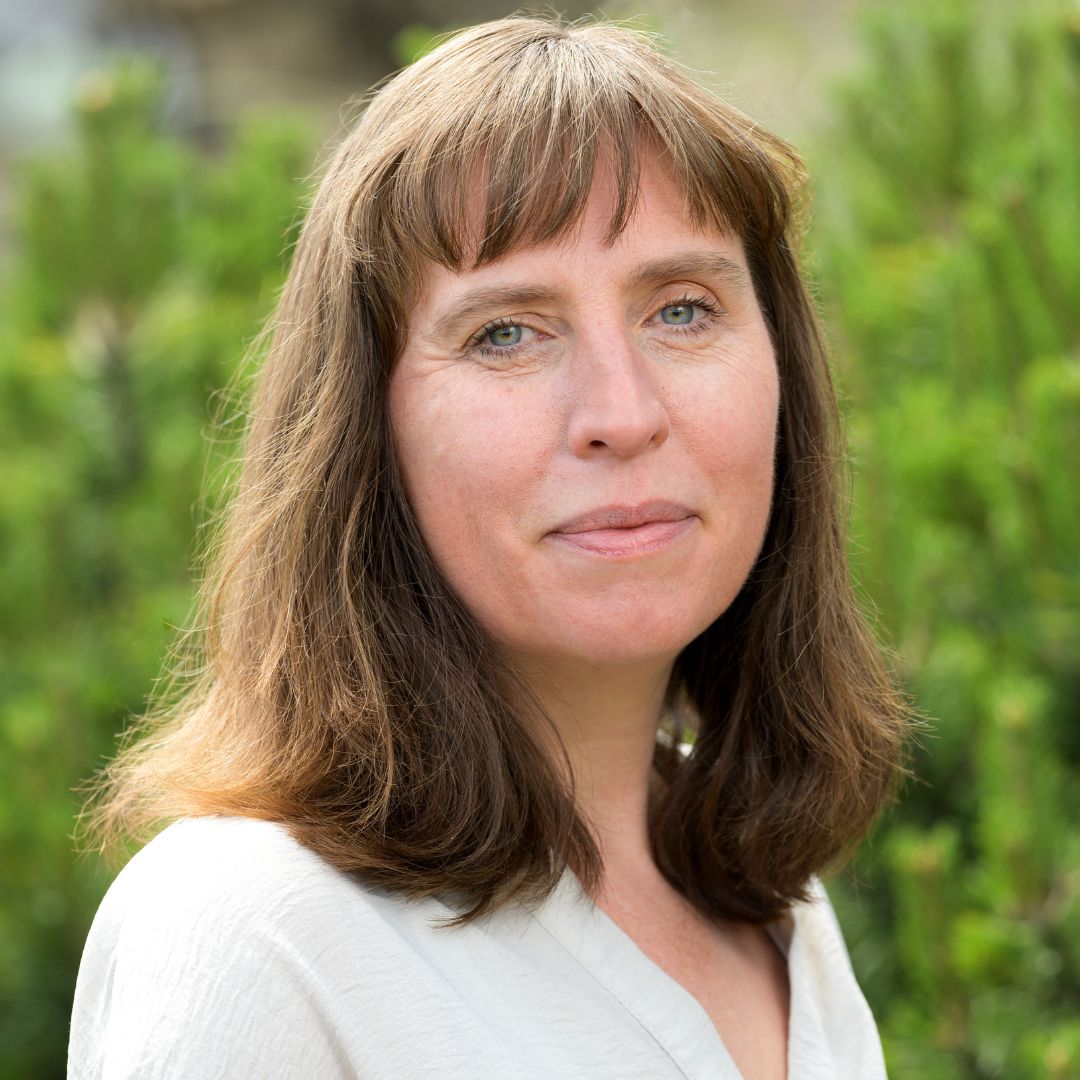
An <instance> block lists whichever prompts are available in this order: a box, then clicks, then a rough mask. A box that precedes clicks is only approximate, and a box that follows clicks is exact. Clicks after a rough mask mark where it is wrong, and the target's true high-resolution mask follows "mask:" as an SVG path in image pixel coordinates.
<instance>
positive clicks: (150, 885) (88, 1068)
mask: <svg viewBox="0 0 1080 1080" xmlns="http://www.w3.org/2000/svg"><path fill="white" fill-rule="evenodd" d="M142 854H143V853H140V856H141V855H142ZM140 856H136V858H135V859H134V860H133V861H132V863H131V864H129V866H128V867H126V868H125V870H124V871H123V872H122V873H121V875H120V876H119V877H118V878H117V880H116V881H115V882H114V883H113V886H112V888H111V889H110V890H109V892H108V893H107V894H106V897H105V899H104V901H103V902H102V904H101V906H100V908H99V909H98V913H97V916H96V917H95V919H94V922H93V925H92V927H91V929H90V933H89V936H88V938H87V942H86V947H85V949H84V951H83V957H82V963H81V965H80V968H79V975H78V981H77V985H76V990H75V1002H74V1007H73V1010H72V1019H71V1033H70V1042H69V1047H68V1072H67V1076H68V1080H135V1078H138V1080H246V1078H252V1080H254V1078H258V1080H278V1078H280V1080H296V1078H298V1077H304V1078H312V1080H323V1078H326V1080H346V1078H349V1080H356V1078H357V1073H356V1071H355V1068H354V1066H353V1065H350V1063H349V1061H348V1060H347V1059H346V1056H345V1053H344V1051H343V1050H342V1048H341V1046H340V1043H339V1041H338V1039H337V1037H336V1032H337V1030H338V1025H339V1024H340V1023H341V1017H340V1016H336V1015H335V1014H334V996H333V994H332V993H330V992H328V988H327V987H325V986H323V985H321V981H320V978H319V976H318V974H317V973H316V971H315V969H314V968H313V967H312V966H311V965H309V964H308V962H307V961H306V960H305V958H304V957H303V956H302V955H301V954H300V950H298V949H297V947H296V945H295V944H294V942H293V940H292V939H291V938H290V935H289V932H288V929H287V928H286V929H284V930H283V929H282V928H281V926H280V925H279V924H278V923H277V922H276V921H275V920H274V919H273V917H272V916H271V917H268V914H267V906H266V905H263V904H256V903H253V900H254V899H255V898H254V897H253V896H252V889H251V888H250V887H249V886H241V887H238V888H230V887H229V884H230V880H235V879H230V878H229V876H228V875H226V874H224V873H220V872H213V871H212V872H210V873H207V874H198V875H195V876H194V877H192V876H188V877H187V879H186V880H185V875H184V873H183V870H184V865H183V864H182V863H180V864H175V865H174V864H170V863H168V862H167V861H164V860H162V859H160V858H158V859H147V860H144V861H143V862H142V863H141V864H139V865H134V864H136V863H139V859H140ZM189 869H190V868H189ZM243 869H244V868H240V873H241V874H242V873H243ZM249 881H250V878H249ZM267 884H269V883H267ZM269 911H271V912H272V911H273V901H272V900H271V901H270V904H269Z"/></svg>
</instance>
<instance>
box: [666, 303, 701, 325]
mask: <svg viewBox="0 0 1080 1080" xmlns="http://www.w3.org/2000/svg"><path fill="white" fill-rule="evenodd" d="M660 318H661V319H662V320H663V321H664V322H666V323H667V324H668V326H686V325H687V324H689V323H692V322H693V321H694V305H693V304H668V306H667V307H665V308H661V309H660Z"/></svg>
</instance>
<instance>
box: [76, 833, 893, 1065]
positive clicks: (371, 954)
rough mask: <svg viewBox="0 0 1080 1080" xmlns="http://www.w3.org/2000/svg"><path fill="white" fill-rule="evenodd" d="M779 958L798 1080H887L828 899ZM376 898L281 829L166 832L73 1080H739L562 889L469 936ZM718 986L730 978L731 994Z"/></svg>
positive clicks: (711, 1042) (95, 953)
mask: <svg viewBox="0 0 1080 1080" xmlns="http://www.w3.org/2000/svg"><path fill="white" fill-rule="evenodd" d="M813 887H814V899H813V900H812V901H810V902H808V903H805V904H796V905H794V906H793V907H792V909H791V913H790V914H791V918H790V919H786V923H785V925H784V926H783V927H782V928H777V930H776V932H775V933H774V940H775V941H777V944H778V945H779V946H780V948H781V951H782V952H784V953H786V955H787V959H788V971H789V981H790V986H791V1009H790V1029H789V1036H788V1078H789V1080H840V1078H847V1077H850V1078H852V1080H877V1078H880V1077H884V1076H885V1066H884V1062H883V1060H882V1053H881V1044H880V1042H879V1039H878V1034H877V1029H876V1027H875V1025H874V1019H873V1016H872V1015H871V1013H870V1009H869V1007H868V1006H867V1004H866V1001H865V999H864V998H863V995H862V993H861V991H860V990H859V987H858V985H857V984H856V981H855V977H854V975H853V974H852V970H851V964H850V961H849V959H848V954H847V950H846V948H845V946H844V941H843V937H842V936H841V933H840V928H839V926H838V925H837V922H836V916H835V915H834V913H833V910H832V906H831V905H830V903H829V900H828V897H827V895H826V893H825V890H824V888H823V887H822V886H821V883H820V881H818V880H817V879H814V882H813ZM459 910H461V909H460V908H459V909H456V910H455V909H452V908H450V907H448V906H446V905H445V904H443V903H441V902H440V901H438V900H436V899H427V900H421V901H408V900H405V899H403V898H402V897H401V896H400V895H399V894H394V893H391V892H388V891H384V890H382V889H378V888H373V887H371V886H369V885H365V884H362V883H361V882H359V881H358V880H356V878H355V877H353V876H352V875H349V874H345V873H342V872H341V871H339V870H337V869H335V868H334V867H332V866H331V865H330V864H329V863H327V862H326V861H325V860H324V859H322V857H321V856H319V855H316V854H315V853H314V852H312V851H310V850H309V849H307V848H305V847H304V846H303V845H301V844H299V843H297V842H296V841H295V840H293V839H292V837H290V836H289V834H288V833H287V832H286V831H285V829H284V828H283V827H282V826H280V825H275V824H272V823H270V822H265V821H256V820H253V819H250V818H240V817H210V818H189V819H184V820H182V821H178V822H176V823H175V824H173V825H170V826H169V827H168V828H166V829H165V830H164V831H163V832H162V833H160V834H159V835H158V836H157V837H155V838H154V839H153V840H152V841H151V842H150V843H149V844H147V845H146V847H144V848H143V849H142V850H141V851H140V852H139V853H138V854H137V855H135V857H134V858H133V859H132V860H131V861H130V862H129V863H128V864H127V866H125V868H124V869H123V870H122V871H121V872H120V874H119V876H118V877H117V879H116V881H115V882H114V883H113V885H112V886H111V888H110V889H109V891H108V893H107V894H106V896H105V899H104V900H103V901H102V903H101V907H100V908H99V909H98V912H97V915H96V917H95V919H94V923H93V926H92V927H91V929H90V934H89V937H88V939H87V942H86V948H85V950H84V952H83V957H82V964H81V966H80V969H79V977H78V984H77V986H76V989H75V1005H74V1011H73V1014H72V1020H71V1041H70V1046H69V1056H68V1080H99V1078H100V1080H134V1078H138V1080H159V1078H169V1080H173V1078H185V1080H246V1078H252V1080H256V1078H257V1080H346V1078H349V1080H370V1078H376V1077H377V1078H380V1080H381V1078H388V1080H579V1078H580V1080H669V1078H670V1080H676V1078H683V1080H737V1078H739V1071H738V1069H737V1068H736V1067H735V1065H734V1063H733V1062H732V1060H731V1057H730V1055H729V1054H728V1052H727V1050H726V1048H725V1047H724V1044H723V1042H722V1041H721V1039H720V1036H719V1034H718V1033H717V1030H716V1028H715V1027H714V1026H713V1024H712V1021H711V1020H710V1019H709V1017H708V1014H707V1013H706V1012H705V1010H704V1009H703V1008H702V1007H701V1005H700V1004H699V1003H698V1002H697V1000H696V999H695V998H694V997H693V996H692V995H691V994H690V993H689V992H688V991H687V990H685V989H684V988H683V987H682V986H681V985H680V984H679V983H678V982H676V981H675V980H674V979H673V978H671V976H669V975H668V974H667V973H666V972H665V971H664V970H663V969H662V968H661V967H659V965H657V964H656V963H654V962H653V961H652V960H651V959H649V957H647V956H646V955H645V953H643V952H642V951H641V950H640V949H639V948H638V946H637V945H636V944H635V943H634V941H633V939H632V938H630V937H629V935H627V934H626V933H624V932H623V931H622V930H621V929H620V928H619V927H618V926H617V925H616V923H614V922H613V921H612V920H611V919H610V918H609V917H608V916H607V915H605V914H604V912H603V911H602V910H601V909H600V908H598V907H597V906H596V905H594V904H593V903H592V901H591V900H590V899H589V898H588V896H587V894H586V893H585V892H584V891H583V890H582V887H581V885H580V883H579V882H578V879H577V878H576V877H575V876H574V874H573V873H572V872H571V871H569V870H567V871H566V872H565V873H564V875H563V877H562V879H561V881H560V883H559V885H558V887H557V889H556V890H555V892H554V893H553V894H552V895H551V896H550V897H549V898H548V899H547V900H546V901H545V902H544V903H543V905H541V906H540V907H538V908H535V909H534V910H532V911H531V912H529V911H528V910H527V909H526V908H525V907H520V906H511V907H509V908H503V909H501V910H499V911H497V912H495V913H494V914H493V915H491V916H488V917H487V918H485V919H482V920H480V921H479V922H477V923H472V924H470V925H469V926H466V927H464V928H460V929H456V930H452V929H435V928H433V927H432V919H437V918H438V917H440V916H441V917H443V918H445V917H447V916H452V915H454V914H457V913H458V911H459ZM717 977H718V978H722V977H723V976H722V973H720V972H718V973H717Z"/></svg>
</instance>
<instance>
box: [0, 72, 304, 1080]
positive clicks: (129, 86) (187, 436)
mask: <svg viewBox="0 0 1080 1080" xmlns="http://www.w3.org/2000/svg"><path fill="white" fill-rule="evenodd" d="M164 78H165V73H164V72H163V71H161V70H160V69H159V68H158V67H156V66H155V65H153V64H151V63H149V62H147V61H145V60H133V61H131V62H129V63H127V64H123V65H121V66H119V67H117V68H116V69H115V70H114V71H111V72H109V73H103V74H100V75H97V76H94V77H92V78H90V79H87V80H86V81H84V83H83V84H82V85H81V87H80V94H79V97H78V100H77V102H76V106H75V111H76V120H77V126H76V137H75V141H74V144H73V145H72V146H70V147H67V148H65V149H64V150H63V151H62V152H60V153H58V154H57V155H56V156H55V157H54V158H52V159H49V160H40V161H33V162H30V163H27V164H26V165H25V166H24V167H23V168H22V170H21V171H20V175H19V177H18V208H17V232H18V237H17V239H18V242H17V253H16V262H15V265H14V267H13V274H12V279H11V281H9V282H6V283H5V287H4V288H3V289H2V290H0V297H2V299H0V305H2V306H0V416H2V420H0V457H2V459H3V461H4V483H3V484H2V485H0V547H2V549H3V551H4V560H3V562H2V564H0V577H2V584H0V626H2V627H3V633H4V638H5V640H4V645H3V648H2V649H0V686H2V687H3V694H2V697H0V791H3V793H4V794H3V798H2V799H0V848H2V850H3V851H4V878H5V881H4V889H3V893H2V898H0V1045H2V1046H3V1047H4V1051H3V1054H0V1077H4V1078H14V1077H35V1078H46V1077H50V1076H57V1077H59V1076H62V1075H63V1072H64V1055H65V1049H66V1032H67V1022H68V1017H69V1016H70V1010H71V993H72V989H73V982H72V974H73V972H74V971H75V968H76V966H77V964H78V959H79V955H80V952H81V949H82V942H83V941H84V940H85V935H86V930H87V928H88V926H89V920H90V917H91V915H92V914H93V911H94V909H95V907H96V905H97V902H98V900H99V899H100V897H101V894H102V892H103V890H104V888H105V885H106V884H107V875H106V872H105V870H104V868H103V867H99V866H96V865H94V864H93V863H91V862H86V861H81V862H79V863H77V864H76V865H73V856H72V842H71V839H70V836H71V832H72V828H73V816H74V813H75V810H76V807H77V805H78V802H79V798H78V795H77V794H76V792H75V790H74V789H75V787H76V785H78V784H79V783H80V781H83V780H84V779H85V778H86V777H87V776H88V775H89V774H90V772H91V771H92V770H93V769H94V768H95V767H96V766H98V765H99V764H101V763H102V762H103V761H104V759H105V758H106V757H107V756H109V755H111V753H112V751H113V749H114V737H115V735H116V733H117V732H118V731H119V730H120V728H121V727H122V725H123V723H124V720H125V718H126V716H127V715H128V714H129V713H131V712H138V711H140V710H141V708H142V707H143V704H144V700H145V698H146V695H147V693H148V691H149V690H150V688H151V686H152V683H153V680H154V677H155V676H156V675H157V674H158V672H159V670H160V665H161V659H162V656H163V655H164V654H165V652H166V650H167V648H168V646H169V644H170V643H171V640H172V637H173V629H172V628H173V626H174V625H176V624H179V623H181V622H183V620H184V619H185V618H186V616H187V614H188V611H189V607H190V602H191V596H192V578H191V574H190V572H189V569H188V568H189V566H190V564H191V562H192V558H193V554H194V537H195V525H196V506H197V504H198V502H199V498H200V484H201V481H202V476H203V469H204V464H205V465H206V467H207V468H209V466H210V464H211V463H210V462H206V461H205V458H206V455H205V445H206V444H205V441H204V439H203V434H204V431H203V429H204V427H205V426H206V425H207V423H208V421H209V420H210V409H211V403H212V401H213V398H214V395H215V392H216V391H218V390H219V389H220V388H221V387H223V386H224V385H225V384H226V383H227V382H228V380H229V379H230V377H231V375H232V373H233V372H234V371H235V370H236V368H237V365H238V362H239V361H240V359H241V356H242V354H243V351H244V345H245V341H246V340H248V339H250V338H251V337H252V335H253V334H254V333H255V331H256V329H257V328H258V324H259V321H260V319H261V318H262V317H263V316H264V315H265V313H266V311H267V310H268V308H269V306H270V305H271V303H272V301H273V299H274V291H275V290H276V288H277V287H278V285H279V283H280V281H281V280H282V277H283V272H284V266H285V256H286V254H287V249H288V247H289V245H290V244H291V238H292V235H293V232H294V229H295V225H296V222H297V219H298V216H299V215H298V211H297V206H298V203H299V201H300V199H301V197H302V192H301V189H300V184H299V182H298V181H299V178H301V177H302V176H303V175H304V173H306V172H307V170H308V169H309V168H310V161H311V156H312V152H313V149H314V148H313V145H312V140H311V137H310V135H308V134H306V133H304V132H303V131H302V130H301V129H300V128H299V127H298V126H297V125H296V124H290V123H288V122H286V121H283V120H281V119H277V120H275V121H274V122H272V123H271V122H260V123H253V124H252V125H250V126H248V127H245V128H244V129H242V130H241V131H240V132H238V133H237V137H236V138H235V140H233V141H232V146H231V148H230V150H229V152H228V153H227V154H225V155H224V156H221V157H219V158H217V159H214V158H212V157H210V156H209V155H207V154H204V153H200V152H199V151H198V150H197V149H196V148H195V147H194V146H192V145H191V143H190V141H188V140H186V139H182V138H179V137H177V136H175V135H170V134H168V133H167V132H165V131H164V130H163V120H162V108H161V105H162V100H163V91H164V86H165V84H164ZM222 449H224V448H222Z"/></svg>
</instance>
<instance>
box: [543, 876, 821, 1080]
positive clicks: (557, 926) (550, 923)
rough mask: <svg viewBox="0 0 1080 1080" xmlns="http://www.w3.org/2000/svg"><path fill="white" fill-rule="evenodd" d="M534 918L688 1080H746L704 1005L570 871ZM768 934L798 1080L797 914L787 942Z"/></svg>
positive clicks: (792, 1079) (789, 1062) (799, 993)
mask: <svg viewBox="0 0 1080 1080" xmlns="http://www.w3.org/2000/svg"><path fill="white" fill-rule="evenodd" d="M533 914H534V917H535V918H536V919H537V920H538V921H539V922H540V924H541V925H542V926H543V927H544V928H545V929H546V930H547V931H548V933H549V934H551V936H552V937H554V938H555V939H556V940H557V941H559V943H560V944H561V945H563V947H564V948H565V949H566V950H567V951H568V952H569V953H571V954H572V955H573V956H574V957H575V958H576V959H577V960H578V961H579V962H580V963H581V964H582V965H583V966H584V967H585V968H586V969H587V970H588V971H589V972H590V973H591V974H592V976H593V977H594V978H595V979H597V980H598V981H599V982H600V983H601V984H602V985H603V986H604V988H605V989H606V990H607V991H608V992H609V993H610V994H611V995H612V996H613V997H615V998H616V1000H618V1001H619V1002H620V1004H621V1005H622V1006H623V1007H624V1008H625V1009H626V1010H627V1012H629V1013H630V1014H631V1015H632V1016H633V1017H634V1018H635V1019H636V1020H637V1021H638V1023H639V1024H640V1025H641V1027H642V1028H643V1029H644V1030H645V1031H646V1032H647V1033H648V1034H649V1035H650V1036H651V1037H652V1038H653V1039H654V1040H655V1041H656V1042H657V1043H658V1044H659V1045H660V1046H661V1047H662V1048H663V1050H664V1052H665V1053H666V1054H667V1056H668V1057H669V1058H670V1059H671V1061H672V1062H673V1064H674V1065H675V1067H676V1068H677V1069H678V1070H679V1072H680V1073H681V1074H682V1076H683V1077H685V1078H686V1080H743V1076H742V1073H741V1072H740V1071H739V1069H738V1067H737V1066H736V1064H735V1062H734V1060H733V1059H732V1057H731V1053H730V1052H729V1050H728V1048H727V1046H726V1045H725V1044H724V1041H723V1039H722V1038H721V1036H720V1032H719V1031H718V1030H717V1029H716V1025H715V1024H714V1023H713V1021H712V1018H711V1017H710V1016H709V1014H708V1013H707V1012H706V1011H705V1008H704V1006H703V1005H702V1004H701V1002H699V1001H698V999H697V998H696V997H694V995H693V994H691V993H690V991H689V990H687V989H686V987H684V986H683V985H682V984H681V983H680V982H679V981H678V980H677V979H675V978H673V977H672V976H671V975H669V974H668V973H667V972H666V971H665V970H664V969H663V968H662V967H661V966H660V965H659V964H658V963H656V961H655V960H653V959H652V958H651V957H650V956H648V954H646V953H645V952H644V950H643V949H641V947H640V946H639V945H638V944H637V942H636V941H634V939H633V938H632V937H630V935H629V934H627V933H626V931H625V930H623V929H622V927H621V926H619V924H618V923H616V922H615V921H614V920H613V919H612V918H611V917H610V916H609V915H608V914H607V913H606V912H605V911H604V910H603V909H602V908H601V907H599V905H597V904H596V903H595V902H594V901H593V900H592V898H591V897H590V896H589V895H588V894H587V893H586V892H585V890H584V889H583V887H582V885H581V883H580V881H579V880H578V878H577V875H575V874H574V872H573V871H572V870H571V869H570V868H569V867H567V868H566V869H565V871H564V873H563V876H562V878H561V879H560V881H559V884H558V885H557V886H556V888H555V891H554V892H553V893H552V894H551V896H550V897H549V898H548V899H547V901H546V902H545V903H544V904H543V905H541V906H540V907H539V908H538V909H536V910H535V911H534V913H533ZM767 929H768V930H769V932H770V936H771V937H772V939H773V941H774V942H775V943H776V945H777V948H778V949H779V950H780V952H781V953H782V954H783V955H784V956H785V959H786V961H787V964H788V985H789V993H790V1000H789V1008H788V1037H787V1047H786V1051H785V1055H786V1060H787V1076H788V1080H796V1078H795V1071H794V1070H793V1068H792V1065H793V1062H792V1060H791V1047H792V1043H793V1038H792V1036H793V1033H795V1032H796V1025H797V1024H798V1023H799V1022H800V1017H801V1016H802V1013H803V1002H802V994H803V991H802V989H801V981H802V980H801V978H800V977H799V975H800V973H799V972H798V971H797V970H795V965H796V964H797V962H798V950H797V949H796V948H795V947H794V946H795V945H796V939H797V937H798V933H799V927H798V919H797V917H796V915H795V913H794V911H792V912H791V926H790V930H791V933H790V936H788V935H785V934H783V933H782V932H780V933H774V932H773V931H774V929H775V928H774V927H773V926H769V927H767ZM803 1041H805V1034H804V1040H803Z"/></svg>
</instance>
